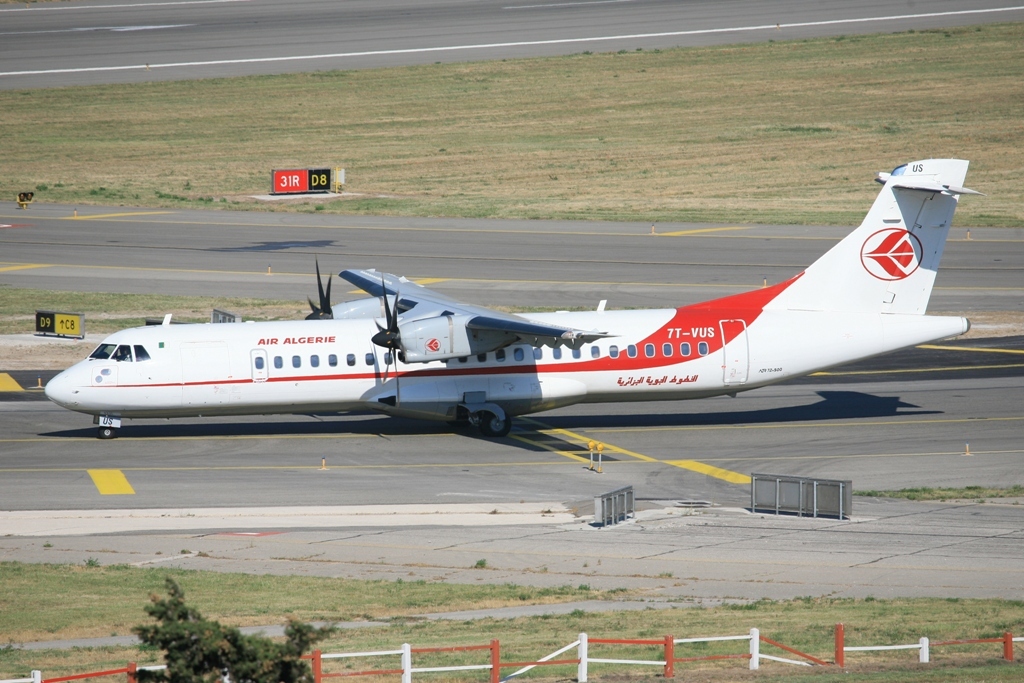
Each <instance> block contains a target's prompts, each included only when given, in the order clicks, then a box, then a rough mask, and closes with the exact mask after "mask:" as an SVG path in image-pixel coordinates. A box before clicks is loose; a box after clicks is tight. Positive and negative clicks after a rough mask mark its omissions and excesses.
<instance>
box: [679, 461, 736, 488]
mask: <svg viewBox="0 0 1024 683" xmlns="http://www.w3.org/2000/svg"><path fill="white" fill-rule="evenodd" d="M664 462H665V463H667V464H669V465H675V466H676V467H682V468H683V469H684V470H690V471H693V472H700V473H701V474H706V475H708V476H709V477H714V478H716V479H722V480H723V481H727V482H729V483H730V484H749V483H750V477H748V476H747V475H745V474H740V473H739V472H733V471H732V470H726V469H722V468H721V467H715V466H714V465H708V464H707V463H704V462H698V461H696V460H665V461H664Z"/></svg>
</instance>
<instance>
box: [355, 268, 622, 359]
mask: <svg viewBox="0 0 1024 683" xmlns="http://www.w3.org/2000/svg"><path fill="white" fill-rule="evenodd" d="M339 276H340V277H341V278H342V279H344V280H347V281H348V282H350V283H352V284H353V285H355V286H356V287H358V288H360V289H361V290H363V291H364V292H366V293H368V294H370V295H371V296H375V297H379V296H385V295H386V296H389V297H397V304H396V308H397V310H398V314H399V320H400V321H402V322H406V321H412V320H423V319H426V318H432V317H437V316H442V315H465V316H468V320H467V321H466V329H469V330H477V331H491V332H499V333H503V334H506V335H514V336H515V340H516V341H520V342H523V343H526V344H531V345H533V346H552V347H553V346H563V345H564V346H569V347H571V348H579V347H580V346H582V345H583V344H588V343H590V342H593V341H596V340H598V339H603V338H605V337H611V336H614V335H610V334H607V333H606V332H599V331H597V330H577V329H574V328H571V327H563V326H561V325H552V324H550V323H541V322H535V321H533V320H528V319H526V318H523V317H521V316H518V315H513V314H511V313H502V312H501V311H495V310H494V309H491V308H487V307H485V306H476V305H473V304H466V303H462V302H461V301H458V300H457V299H453V298H452V297H450V296H446V295H444V294H440V293H438V292H435V291H433V290H431V289H427V288H426V287H424V286H423V285H419V284H416V283H415V282H413V281H412V280H409V279H407V278H405V277H399V276H397V275H392V274H391V273H381V272H379V271H376V270H373V269H370V270H343V271H342V272H341V273H339Z"/></svg>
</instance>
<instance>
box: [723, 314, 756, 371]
mask: <svg viewBox="0 0 1024 683" xmlns="http://www.w3.org/2000/svg"><path fill="white" fill-rule="evenodd" d="M719 326H720V327H721V330H722V354H723V358H722V380H723V381H724V382H725V383H726V384H743V383H745V382H746V381H747V374H748V372H749V369H750V349H749V347H748V345H747V323H746V322H744V321H743V320H722V321H720V323H719Z"/></svg>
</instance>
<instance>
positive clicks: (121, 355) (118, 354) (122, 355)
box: [110, 344, 132, 363]
mask: <svg viewBox="0 0 1024 683" xmlns="http://www.w3.org/2000/svg"><path fill="white" fill-rule="evenodd" d="M110 359H111V360H116V361H118V362H121V363H131V362H132V347H130V346H128V345H127V344H122V345H121V346H118V347H117V348H116V349H114V353H112V354H111V355H110Z"/></svg>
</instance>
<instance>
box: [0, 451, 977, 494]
mask: <svg viewBox="0 0 1024 683" xmlns="http://www.w3.org/2000/svg"><path fill="white" fill-rule="evenodd" d="M978 452H979V453H981V452H982V451H978ZM583 462H588V461H587V459H586V458H584V459H583ZM567 464H568V463H565V462H562V461H561V460H559V461H557V462H539V461H529V460H524V461H522V462H495V461H492V462H435V463H421V462H409V463H392V464H389V465H345V464H331V462H330V461H328V462H327V469H326V470H322V469H320V465H319V464H316V465H197V466H190V465H184V466H179V467H122V468H121V469H119V470H86V472H89V474H90V476H92V473H93V472H119V473H123V472H267V471H274V472H282V471H292V472H293V471H295V470H306V471H311V472H330V471H332V470H336V471H338V472H340V471H342V470H399V469H400V470H408V469H454V468H461V469H467V468H470V467H477V468H479V467H501V468H505V467H564V466H565V465H567ZM81 471H82V468H81V467H0V472H3V473H4V474H12V473H25V472H81ZM122 476H124V475H123V474H122ZM131 493H134V491H132V492H131Z"/></svg>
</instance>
